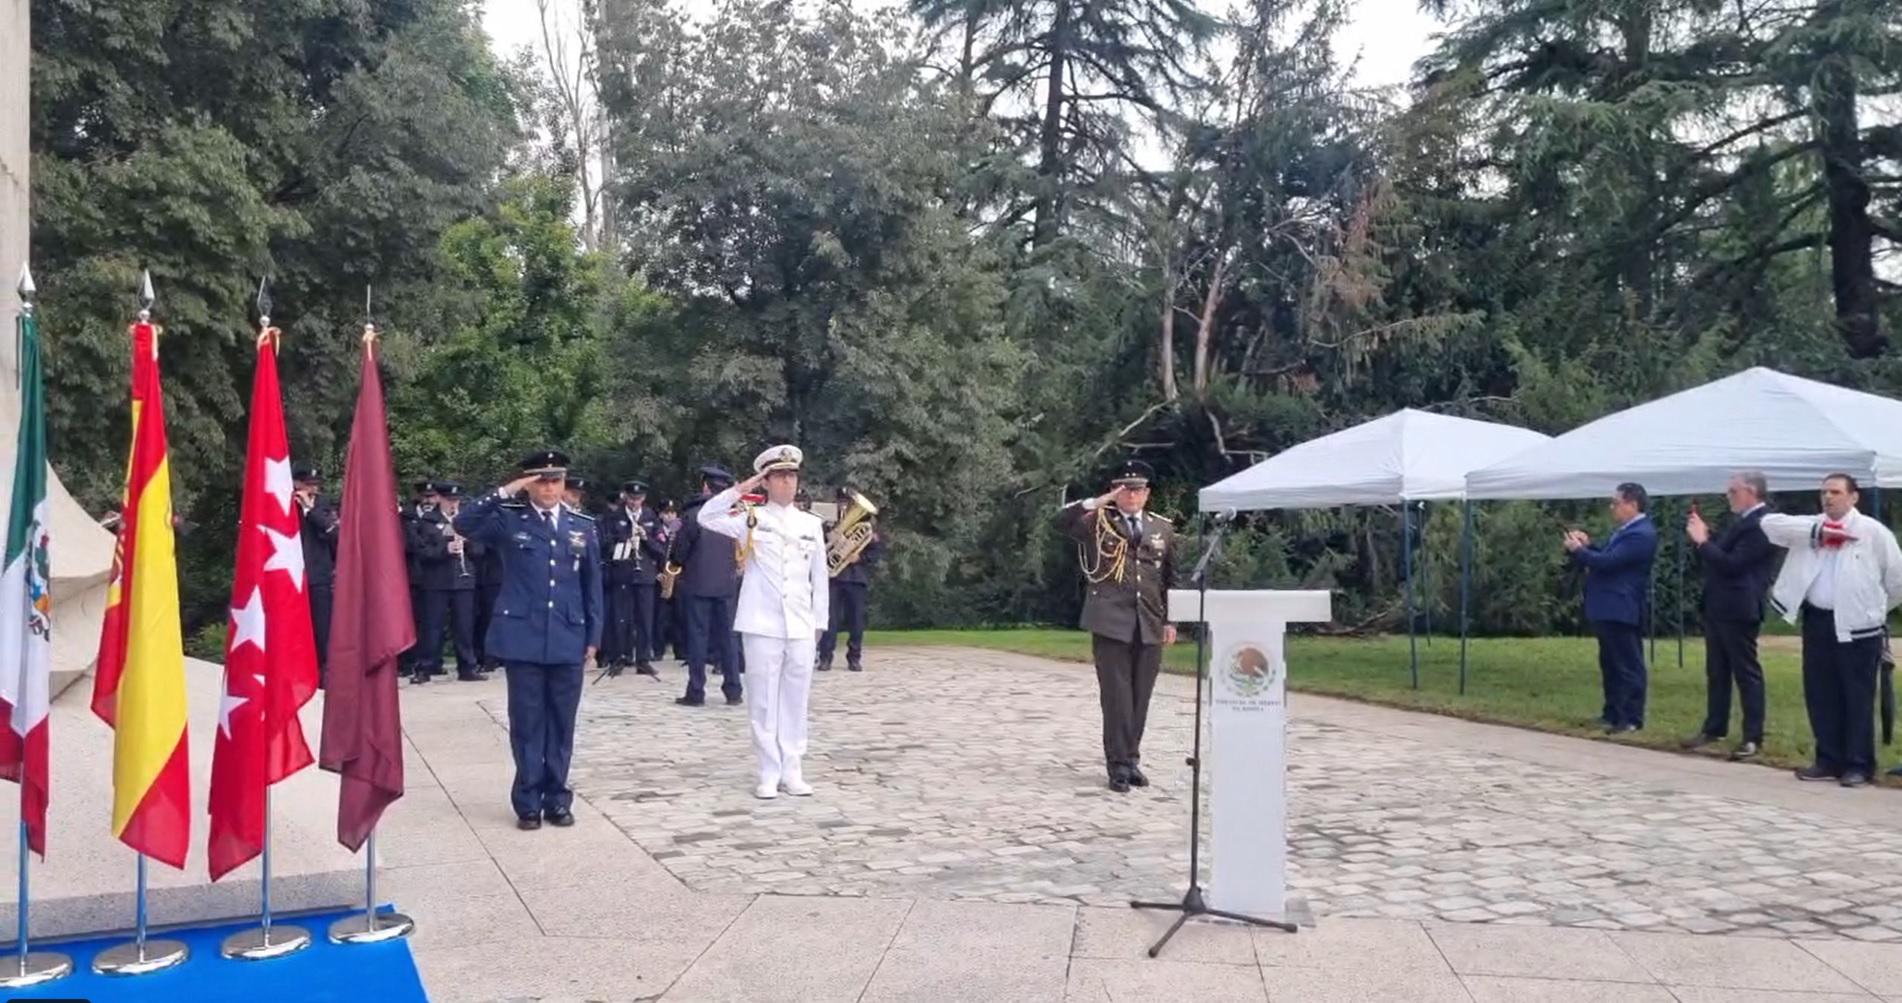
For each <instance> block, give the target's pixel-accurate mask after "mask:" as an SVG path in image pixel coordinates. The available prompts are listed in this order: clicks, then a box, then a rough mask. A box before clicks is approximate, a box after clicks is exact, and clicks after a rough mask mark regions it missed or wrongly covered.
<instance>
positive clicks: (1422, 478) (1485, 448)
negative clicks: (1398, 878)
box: [1198, 409, 1551, 692]
mask: <svg viewBox="0 0 1902 1003" xmlns="http://www.w3.org/2000/svg"><path fill="white" fill-rule="evenodd" d="M1550 441H1551V439H1550V438H1549V437H1548V436H1544V435H1541V434H1539V433H1538V432H1532V431H1528V430H1526V429H1523V428H1515V427H1513V426H1511V425H1501V424H1498V423H1495V422H1490V421H1475V420H1474V419H1471V418H1455V417H1452V416H1450V415H1443V414H1434V413H1432V412H1430V411H1415V410H1412V409H1407V410H1403V411H1396V412H1394V413H1393V414H1390V415H1388V416H1386V417H1385V418H1376V419H1374V420H1373V421H1369V422H1364V423H1362V424H1359V425H1355V426H1353V427H1352V428H1345V429H1342V430H1341V431H1339V432H1334V433H1332V434H1330V435H1324V436H1321V437H1320V438H1318V439H1311V440H1309V441H1307V442H1304V443H1302V444H1300V445H1298V446H1295V447H1293V448H1291V449H1286V450H1283V451H1281V452H1280V453H1277V454H1275V455H1274V456H1272V457H1269V458H1268V459H1266V460H1263V461H1262V462H1260V463H1257V464H1255V465H1254V466H1252V467H1249V468H1248V469H1247V470H1243V471H1241V472H1240V473H1237V474H1234V475H1232V476H1229V477H1226V478H1224V479H1222V480H1220V481H1217V482H1216V483H1214V484H1211V485H1209V486H1208V487H1206V488H1203V489H1202V490H1201V492H1200V493H1199V496H1198V501H1199V504H1200V507H1201V509H1202V511H1204V512H1224V511H1245V510H1260V509H1277V508H1333V507H1335V506H1337V505H1394V504H1398V505H1400V506H1401V514H1400V526H1401V540H1402V542H1401V552H1402V554H1403V555H1404V556H1403V560H1404V562H1405V566H1406V574H1407V593H1406V602H1407V643H1408V648H1409V661H1410V663H1411V667H1412V672H1413V685H1414V688H1415V689H1418V688H1419V686H1420V655H1419V650H1418V647H1417V641H1416V640H1415V637H1414V630H1413V624H1414V612H1415V609H1416V606H1417V603H1416V601H1415V598H1414V596H1415V588H1414V569H1413V538H1414V533H1415V530H1414V521H1413V520H1414V503H1422V504H1423V503H1425V502H1428V501H1440V500H1458V499H1462V498H1463V497H1464V495H1465V486H1466V475H1467V473H1468V472H1469V471H1471V470H1472V469H1473V468H1474V467H1479V466H1484V465H1486V464H1488V463H1491V462H1494V461H1496V460H1500V459H1503V458H1505V457H1507V456H1513V455H1517V454H1519V453H1522V452H1525V451H1527V450H1530V449H1534V448H1536V447H1537V446H1538V445H1540V444H1541V443H1546V442H1550ZM1466 514H1467V517H1468V519H1469V523H1468V525H1469V526H1470V516H1471V512H1470V511H1468V512H1467V513H1466ZM1470 539H1471V533H1470V532H1469V533H1466V534H1463V535H1462V539H1461V547H1460V691H1461V692H1465V689H1466V624H1467V619H1466V593H1467V586H1468V583H1469V581H1470V577H1471V576H1470V563H1471V559H1472V552H1471V548H1470V546H1469V545H1468V544H1469V543H1470ZM1431 629H1432V625H1431V623H1430V622H1429V624H1428V630H1429V631H1431Z"/></svg>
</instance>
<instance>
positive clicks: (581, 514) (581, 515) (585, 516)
mask: <svg viewBox="0 0 1902 1003" xmlns="http://www.w3.org/2000/svg"><path fill="white" fill-rule="evenodd" d="M568 514H569V515H572V516H574V517H575V518H577V519H586V520H588V521H589V522H593V521H594V516H591V515H589V514H588V513H586V512H577V511H575V510H574V509H569V510H568Z"/></svg>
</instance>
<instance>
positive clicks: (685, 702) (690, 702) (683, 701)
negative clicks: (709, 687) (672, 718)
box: [674, 697, 707, 707]
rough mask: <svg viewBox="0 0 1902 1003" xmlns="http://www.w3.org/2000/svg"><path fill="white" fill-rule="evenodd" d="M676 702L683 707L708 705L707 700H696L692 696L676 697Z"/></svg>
mask: <svg viewBox="0 0 1902 1003" xmlns="http://www.w3.org/2000/svg"><path fill="white" fill-rule="evenodd" d="M674 702H675V703H677V704H679V705H681V706H682V707H705V706H706V705H707V702H706V701H705V700H695V699H694V698H692V697H675V698H674Z"/></svg>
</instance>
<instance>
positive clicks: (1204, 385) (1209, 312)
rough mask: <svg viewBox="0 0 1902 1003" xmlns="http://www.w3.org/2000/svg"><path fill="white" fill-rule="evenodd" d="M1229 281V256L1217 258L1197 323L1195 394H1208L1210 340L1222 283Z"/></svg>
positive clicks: (1204, 395) (1219, 303)
mask: <svg viewBox="0 0 1902 1003" xmlns="http://www.w3.org/2000/svg"><path fill="white" fill-rule="evenodd" d="M1227 281H1228V257H1227V256H1226V255H1224V256H1222V257H1219V258H1217V259H1215V271H1214V272H1213V273H1211V274H1210V275H1209V291H1208V295H1206V296H1204V297H1202V316H1201V317H1199V318H1197V322H1196V325H1195V396H1196V399H1197V400H1201V399H1202V398H1204V397H1206V396H1207V395H1208V390H1209V342H1210V341H1211V340H1212V339H1213V338H1214V335H1215V311H1216V310H1218V309H1220V308H1221V306H1222V284H1223V283H1224V282H1227Z"/></svg>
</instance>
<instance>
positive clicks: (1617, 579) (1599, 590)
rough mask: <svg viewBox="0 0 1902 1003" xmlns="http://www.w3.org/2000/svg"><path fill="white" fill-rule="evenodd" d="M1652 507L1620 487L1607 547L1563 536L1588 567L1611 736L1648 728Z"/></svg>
mask: <svg viewBox="0 0 1902 1003" xmlns="http://www.w3.org/2000/svg"><path fill="white" fill-rule="evenodd" d="M1649 504H1650V499H1649V498H1648V497H1646V495H1645V490H1644V486H1643V485H1640V484H1633V483H1630V482H1626V483H1624V484H1620V485H1618V487H1617V489H1616V490H1614V491H1613V492H1612V495H1611V506H1610V507H1611V517H1612V520H1613V521H1614V522H1616V523H1617V524H1618V528H1617V529H1615V530H1613V531H1612V534H1611V537H1610V538H1609V539H1607V540H1606V541H1605V543H1604V545H1603V546H1595V545H1594V544H1593V543H1592V538H1591V537H1590V536H1588V535H1586V534H1585V532H1584V531H1582V530H1576V529H1574V530H1571V531H1570V532H1568V533H1566V534H1565V549H1566V551H1567V552H1568V553H1570V554H1571V556H1572V560H1573V561H1574V562H1576V563H1578V564H1580V565H1583V566H1584V568H1585V619H1587V620H1589V621H1591V624H1592V631H1593V632H1594V633H1596V634H1597V635H1598V670H1599V673H1600V674H1601V675H1602V676H1603V678H1604V685H1605V708H1604V723H1605V733H1606V734H1608V735H1622V734H1625V733H1626V732H1632V731H1637V730H1638V729H1640V728H1643V727H1644V699H1645V689H1646V679H1645V665H1644V612H1645V610H1644V607H1645V592H1646V588H1647V586H1648V585H1649V584H1650V581H1651V562H1652V560H1653V559H1654V558H1656V557H1657V554H1658V528H1657V527H1656V526H1654V525H1652V523H1651V517H1650V516H1647V515H1645V509H1646V508H1647V507H1648V506H1649Z"/></svg>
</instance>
